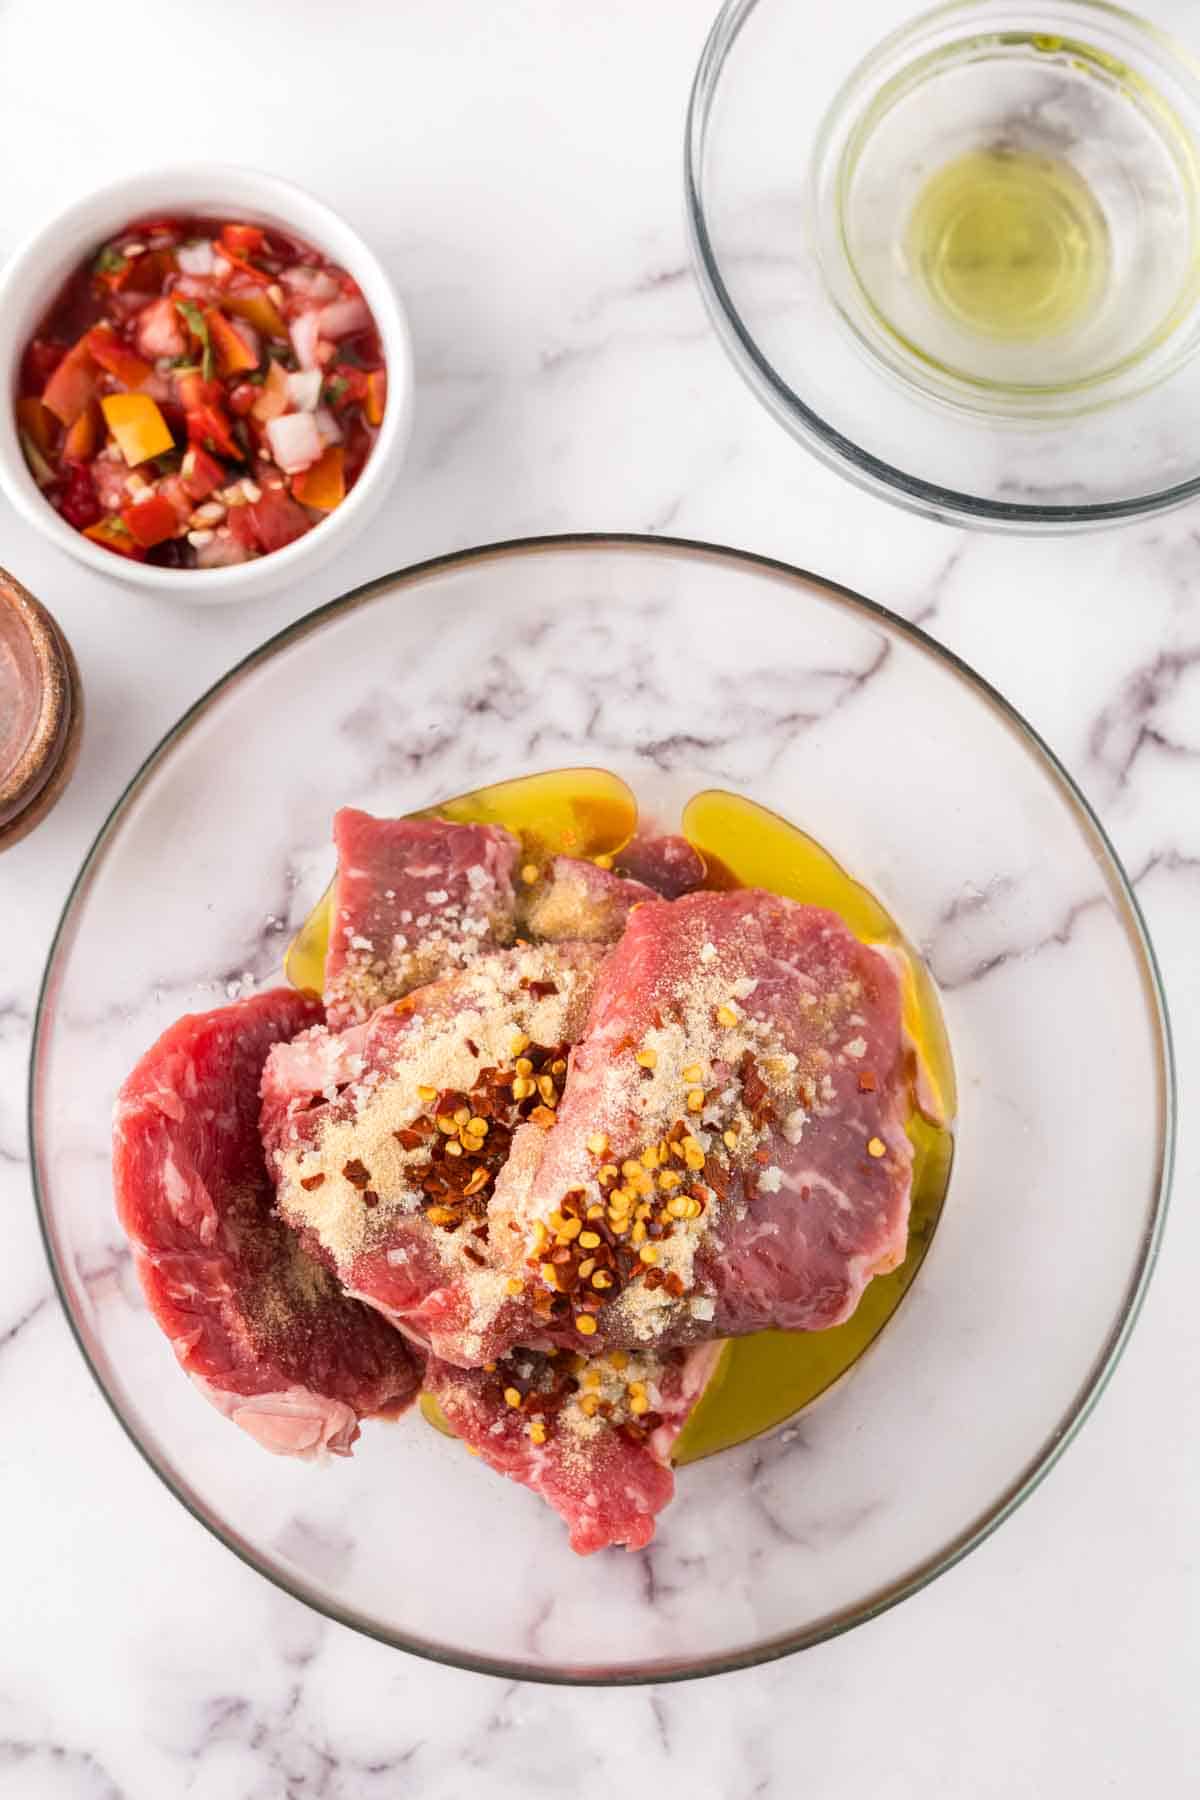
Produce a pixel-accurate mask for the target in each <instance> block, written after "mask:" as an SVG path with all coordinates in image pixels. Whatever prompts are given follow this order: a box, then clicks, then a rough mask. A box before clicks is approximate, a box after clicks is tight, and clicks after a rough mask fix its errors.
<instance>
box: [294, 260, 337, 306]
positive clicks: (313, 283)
mask: <svg viewBox="0 0 1200 1800" xmlns="http://www.w3.org/2000/svg"><path fill="white" fill-rule="evenodd" d="M280 279H281V280H282V282H283V285H284V287H288V288H291V290H292V292H293V293H295V294H304V295H305V296H306V297H307V298H308V299H309V300H332V299H333V297H334V295H335V294H336V293H337V291H338V289H337V282H336V281H335V280H334V279H333V276H332V275H330V274H329V272H328V270H326V269H310V268H309V267H308V265H307V264H306V263H298V264H297V266H296V267H295V268H294V269H285V270H284V271H283V275H282V276H281V278H280Z"/></svg>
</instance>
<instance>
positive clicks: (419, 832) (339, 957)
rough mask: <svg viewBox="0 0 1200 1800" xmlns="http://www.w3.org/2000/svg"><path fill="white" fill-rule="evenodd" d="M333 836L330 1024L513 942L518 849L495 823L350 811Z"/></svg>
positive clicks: (345, 811) (327, 973)
mask: <svg viewBox="0 0 1200 1800" xmlns="http://www.w3.org/2000/svg"><path fill="white" fill-rule="evenodd" d="M333 839H334V843H335V845H336V846H337V853H338V867H337V876H336V879H335V881H334V888H333V911H332V916H331V921H330V930H329V950H328V953H327V955H326V958H325V1002H326V1005H327V1007H328V1009H329V1022H330V1024H331V1025H332V1026H334V1027H335V1028H336V1027H338V1026H341V1025H348V1024H351V1023H353V1022H354V1021H356V1020H362V1019H365V1018H367V1017H368V1016H369V1014H371V1013H373V1012H374V1011H375V1009H376V1007H379V1006H382V1005H384V1004H385V1002H387V1001H389V1000H399V999H400V997H401V995H403V994H407V993H408V992H409V991H410V989H412V988H415V987H421V986H423V985H424V984H425V983H426V982H429V981H435V980H437V978H438V977H439V976H441V975H446V974H448V973H450V971H451V970H453V969H455V968H458V967H461V966H462V965H463V964H464V963H466V962H468V961H469V960H470V959H471V957H473V956H475V955H476V954H477V953H478V952H479V950H480V949H482V948H485V947H489V946H494V945H496V944H506V943H508V942H509V941H510V940H511V938H512V935H513V922H514V910H515V902H514V897H513V882H512V876H513V868H514V866H515V864H516V860H517V855H518V849H519V846H518V844H517V840H516V839H515V838H514V837H512V836H511V835H510V834H509V833H508V832H507V831H504V830H503V829H502V828H501V827H500V826H499V825H454V824H451V823H450V821H449V820H447V819H375V818H372V816H371V814H370V813H365V812H357V811H356V810H355V809H354V808H353V807H350V806H346V807H343V808H342V810H341V812H339V813H338V814H337V815H336V817H335V818H334V821H333Z"/></svg>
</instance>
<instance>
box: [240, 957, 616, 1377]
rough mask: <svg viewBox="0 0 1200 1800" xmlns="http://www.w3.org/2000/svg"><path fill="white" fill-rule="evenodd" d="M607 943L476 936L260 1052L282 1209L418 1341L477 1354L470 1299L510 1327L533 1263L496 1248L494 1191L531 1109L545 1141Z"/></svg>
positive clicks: (355, 1288)
mask: <svg viewBox="0 0 1200 1800" xmlns="http://www.w3.org/2000/svg"><path fill="white" fill-rule="evenodd" d="M604 955H605V951H604V948H603V947H602V946H598V945H591V944H571V943H566V944H558V945H549V944H546V945H522V946H514V947H513V948H512V949H508V950H494V951H491V952H487V953H483V954H481V955H479V956H478V957H477V958H476V959H475V960H474V962H472V963H471V964H470V965H469V966H468V967H467V968H466V969H463V970H461V971H459V972H458V973H457V974H455V975H452V976H447V977H446V978H445V979H444V980H443V981H440V982H435V983H432V984H431V985H429V986H427V987H424V988H420V989H418V990H417V991H415V992H414V993H411V994H409V995H408V996H407V997H406V998H405V999H403V1000H401V1001H399V1002H397V1003H396V1004H395V1005H394V1006H389V1007H385V1008H383V1009H381V1010H380V1011H379V1012H377V1013H376V1014H375V1015H374V1016H373V1017H372V1018H371V1019H370V1020H369V1021H368V1022H367V1024H365V1025H357V1026H352V1027H350V1028H349V1029H348V1030H346V1031H344V1032H342V1033H340V1034H337V1033H331V1032H329V1031H328V1030H326V1029H325V1028H324V1027H316V1028H314V1029H312V1030H310V1031H307V1032H304V1033H302V1034H301V1035H300V1036H298V1037H296V1038H294V1039H293V1040H292V1041H291V1042H290V1043H287V1044H280V1045H279V1046H278V1047H277V1048H276V1049H275V1050H273V1051H272V1053H271V1055H270V1057H269V1058H268V1060H267V1065H266V1069H265V1071H264V1076H263V1086H262V1097H263V1108H262V1134H263V1142H264V1144H265V1145H266V1148H267V1152H268V1159H269V1164H270V1167H271V1169H272V1172H273V1173H274V1175H275V1177H276V1180H277V1182H278V1196H279V1199H278V1204H279V1210H280V1212H281V1214H282V1215H283V1217H284V1218H285V1219H287V1220H288V1222H289V1223H290V1224H291V1225H292V1226H293V1227H294V1228H295V1229H296V1230H297V1231H299V1232H300V1233H302V1234H303V1236H304V1240H305V1242H306V1243H307V1244H308V1246H309V1247H310V1248H311V1249H312V1251H313V1252H314V1254H317V1255H320V1256H322V1257H323V1258H324V1259H325V1261H326V1262H327V1264H328V1266H329V1267H330V1268H331V1269H332V1270H334V1271H335V1272H336V1274H337V1276H338V1278H339V1279H340V1280H341V1282H342V1283H343V1285H344V1286H345V1288H346V1289H347V1291H348V1292H351V1293H353V1294H355V1295H357V1296H358V1297H360V1298H362V1299H364V1300H368V1301H369V1302H370V1303H371V1305H373V1306H376V1307H378V1308H379V1309H380V1311H381V1312H383V1313H384V1314H385V1315H386V1317H387V1318H388V1319H390V1320H391V1321H392V1323H393V1324H395V1325H398V1326H399V1327H400V1328H401V1329H402V1330H404V1331H405V1332H407V1333H409V1334H410V1335H411V1336H413V1337H414V1338H416V1339H417V1340H418V1341H419V1342H421V1343H422V1344H425V1343H430V1344H432V1346H433V1347H434V1348H435V1349H436V1348H437V1347H438V1345H439V1344H440V1343H441V1342H442V1340H443V1336H444V1334H447V1333H448V1334H449V1335H450V1338H451V1340H452V1343H453V1346H454V1354H456V1355H457V1356H458V1357H459V1358H460V1360H462V1361H464V1362H466V1363H468V1364H469V1363H471V1362H473V1361H478V1360H481V1359H480V1358H478V1357H477V1356H476V1355H475V1348H476V1344H475V1336H474V1325H473V1320H474V1319H475V1318H476V1316H478V1315H482V1316H484V1317H486V1318H487V1320H488V1321H489V1322H494V1321H495V1320H497V1319H499V1318H504V1319H506V1320H508V1321H509V1322H510V1324H511V1328H512V1330H513V1331H514V1332H516V1331H517V1330H518V1328H519V1324H520V1320H521V1317H522V1316H523V1315H522V1314H521V1313H520V1311H519V1307H518V1298H519V1296H520V1295H522V1294H523V1291H524V1279H523V1277H524V1271H523V1270H522V1268H521V1265H520V1261H519V1258H518V1259H517V1260H516V1261H515V1262H514V1260H513V1257H512V1255H511V1253H510V1254H509V1255H508V1257H507V1259H505V1260H503V1261H502V1262H500V1261H498V1259H497V1258H496V1257H495V1255H494V1254H493V1246H492V1245H491V1244H490V1243H489V1227H488V1218H487V1209H488V1201H489V1198H490V1195H491V1191H492V1184H493V1181H494V1179H495V1177H496V1175H497V1174H498V1173H499V1171H500V1170H501V1169H502V1168H503V1167H504V1165H505V1163H506V1161H507V1159H508V1156H509V1151H510V1145H511V1142H512V1137H513V1133H514V1131H516V1130H517V1129H518V1127H520V1126H521V1124H522V1121H528V1122H529V1123H528V1124H527V1126H526V1129H527V1130H528V1131H529V1132H530V1133H532V1135H533V1137H534V1138H535V1139H536V1140H538V1141H539V1142H540V1140H541V1139H542V1137H543V1136H544V1133H545V1130H546V1129H548V1128H549V1126H550V1125H552V1124H553V1122H554V1110H553V1109H554V1107H555V1106H556V1105H557V1103H558V1096H559V1093H560V1091H561V1088H562V1083H563V1080H564V1077H565V1073H566V1068H567V1062H566V1057H567V1051H568V1048H569V1045H570V1044H571V1042H572V1041H573V1040H574V1039H575V1037H577V1036H578V1033H579V1031H580V1029H581V1027H582V1024H583V1020H584V1018H585V1017H586V1014H587V1008H588V1003H589V1001H590V998H591V991H592V984H593V981H594V978H595V974H596V970H597V969H598V967H599V966H600V964H601V962H602V960H603V957H604ZM514 1276H515V1277H516V1279H515V1280H514V1279H513V1278H514ZM510 1283H511V1289H510ZM512 1289H515V1292H514V1291H512Z"/></svg>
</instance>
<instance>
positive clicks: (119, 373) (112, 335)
mask: <svg viewBox="0 0 1200 1800" xmlns="http://www.w3.org/2000/svg"><path fill="white" fill-rule="evenodd" d="M84 341H85V342H86V344H87V347H88V349H89V350H90V351H91V353H92V355H93V356H94V357H95V359H96V361H97V362H98V363H99V364H100V367H101V368H102V369H103V370H104V371H105V372H106V373H107V374H109V375H111V376H112V377H113V379H114V380H116V381H119V382H120V383H121V385H122V387H127V388H140V387H141V386H142V383H143V382H145V381H148V380H149V379H150V377H151V375H153V373H154V370H153V368H152V367H151V365H150V364H149V363H148V362H143V361H142V358H141V357H140V356H135V355H134V353H133V351H132V350H130V349H129V347H128V345H127V344H124V343H122V341H121V339H120V338H119V337H118V336H117V334H116V332H115V331H114V330H113V328H112V326H111V325H93V327H92V329H91V330H90V331H89V332H88V334H87V337H86V339H85V340H84Z"/></svg>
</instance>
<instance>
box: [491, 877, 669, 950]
mask: <svg viewBox="0 0 1200 1800" xmlns="http://www.w3.org/2000/svg"><path fill="white" fill-rule="evenodd" d="M654 899H657V895H656V894H655V893H654V891H653V889H652V888H648V887H645V886H643V884H642V883H641V882H640V881H626V880H625V879H624V877H623V876H620V875H614V874H613V873H612V871H611V870H609V869H601V868H598V867H597V865H596V864H595V863H594V862H585V861H584V860H583V859H582V858H580V857H577V856H556V857H555V858H554V860H553V861H552V862H551V864H550V868H549V871H548V874H547V875H546V876H545V877H544V878H543V879H542V880H541V881H539V882H538V884H537V886H536V887H535V888H533V889H532V890H531V891H530V893H529V894H528V895H527V896H525V897H523V899H522V902H521V914H520V916H521V924H522V927H523V929H525V930H526V931H528V932H529V933H530V934H531V935H532V936H533V937H535V938H541V939H543V940H544V941H548V942H552V943H556V942H561V941H562V940H563V939H567V938H572V939H574V940H575V941H577V942H581V941H582V942H587V943H593V944H612V943H615V942H616V940H617V939H618V938H619V937H620V935H621V933H622V932H623V931H624V929H625V921H626V919H627V918H628V917H629V914H630V912H631V910H632V909H633V908H634V907H635V906H639V905H640V904H641V903H642V901H644V900H654Z"/></svg>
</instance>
